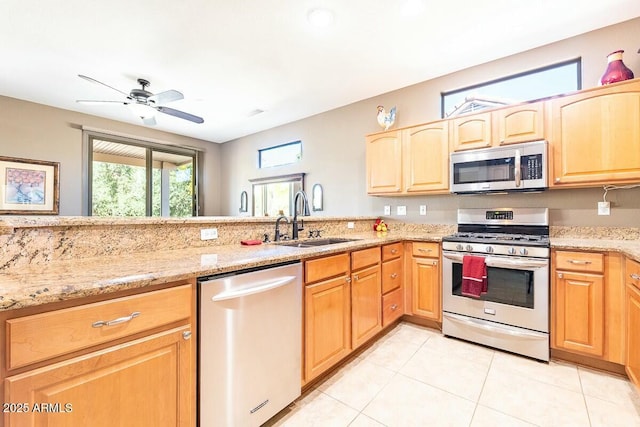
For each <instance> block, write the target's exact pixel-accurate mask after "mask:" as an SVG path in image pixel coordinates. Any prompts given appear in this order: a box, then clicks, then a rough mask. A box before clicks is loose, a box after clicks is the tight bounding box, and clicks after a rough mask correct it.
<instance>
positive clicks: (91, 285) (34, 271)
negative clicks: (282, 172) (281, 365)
mask: <svg viewBox="0 0 640 427" xmlns="http://www.w3.org/2000/svg"><path fill="white" fill-rule="evenodd" d="M443 236H444V235H443V234H436V233H425V232H399V233H392V232H390V233H373V232H371V233H363V234H349V235H348V236H347V237H349V238H353V239H359V240H355V241H352V242H346V243H339V244H333V245H327V246H320V247H312V248H295V247H290V246H284V245H280V244H274V243H269V244H262V245H255V246H242V245H240V244H233V245H219V246H212V247H199V248H188V249H174V250H164V251H156V252H143V253H135V254H130V255H128V256H115V255H114V256H101V257H94V258H84V259H79V260H64V261H55V262H51V263H49V264H45V265H33V266H27V267H21V268H15V269H12V270H7V271H4V272H3V273H1V274H0V310H12V309H18V308H22V307H32V306H37V305H42V304H46V303H51V302H56V301H63V300H69V299H75V298H82V297H86V296H91V295H101V294H107V293H111V292H115V291H120V290H124V289H135V288H143V287H146V286H152V285H157V284H162V283H167V282H173V281H178V280H185V279H191V278H193V277H199V276H207V275H211V274H217V273H224V272H229V271H234V270H239V269H243V268H251V267H258V266H263V265H269V264H275V263H279V262H286V261H292V260H303V259H307V258H312V257H317V256H325V255H330V254H334V253H339V252H343V251H346V250H357V249H363V248H367V247H371V246H377V245H381V244H387V243H394V242H400V241H405V240H413V241H433V242H439V241H441V240H442V237H443ZM341 237H345V236H341ZM551 247H552V248H558V249H576V250H599V251H616V252H621V253H624V254H625V255H627V256H629V257H631V258H632V259H635V260H636V261H639V262H640V241H639V240H602V239H580V238H567V237H562V238H552V239H551Z"/></svg>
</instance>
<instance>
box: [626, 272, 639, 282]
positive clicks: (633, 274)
mask: <svg viewBox="0 0 640 427" xmlns="http://www.w3.org/2000/svg"><path fill="white" fill-rule="evenodd" d="M629 276H631V278H632V279H633V280H640V275H638V274H635V273H631V274H630V275H629Z"/></svg>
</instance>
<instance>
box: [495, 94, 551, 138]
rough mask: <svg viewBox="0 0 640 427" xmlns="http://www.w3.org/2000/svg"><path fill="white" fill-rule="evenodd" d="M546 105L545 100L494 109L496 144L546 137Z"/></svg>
mask: <svg viewBox="0 0 640 427" xmlns="http://www.w3.org/2000/svg"><path fill="white" fill-rule="evenodd" d="M544 106H545V104H544V102H532V103H529V104H520V105H516V106H514V107H506V108H500V109H498V110H495V111H493V112H492V114H493V120H494V122H493V123H494V137H493V141H494V145H508V144H516V143H520V142H529V141H538V140H542V139H546V132H545V122H546V121H545V108H544Z"/></svg>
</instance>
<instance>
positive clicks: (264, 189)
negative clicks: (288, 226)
mask: <svg viewBox="0 0 640 427" xmlns="http://www.w3.org/2000/svg"><path fill="white" fill-rule="evenodd" d="M249 181H250V182H251V183H252V184H253V185H252V186H253V216H278V215H280V213H281V212H282V214H283V215H288V216H293V214H294V213H295V212H294V209H293V201H294V198H295V195H296V193H297V192H298V191H301V190H303V189H304V173H298V174H293V175H283V176H274V177H270V178H258V179H251V180H249ZM298 211H300V209H298Z"/></svg>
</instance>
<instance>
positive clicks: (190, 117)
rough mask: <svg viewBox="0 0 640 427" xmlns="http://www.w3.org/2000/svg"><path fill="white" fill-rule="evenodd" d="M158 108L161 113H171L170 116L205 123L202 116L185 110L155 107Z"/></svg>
mask: <svg viewBox="0 0 640 427" xmlns="http://www.w3.org/2000/svg"><path fill="white" fill-rule="evenodd" d="M154 108H155V109H156V110H158V111H160V112H161V113H165V114H169V115H170V116H175V117H178V118H180V119H185V120H189V121H191V122H194V123H204V119H203V118H202V117H198V116H194V115H193V114H189V113H185V112H184V111H180V110H175V109H173V108H169V107H154Z"/></svg>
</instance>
